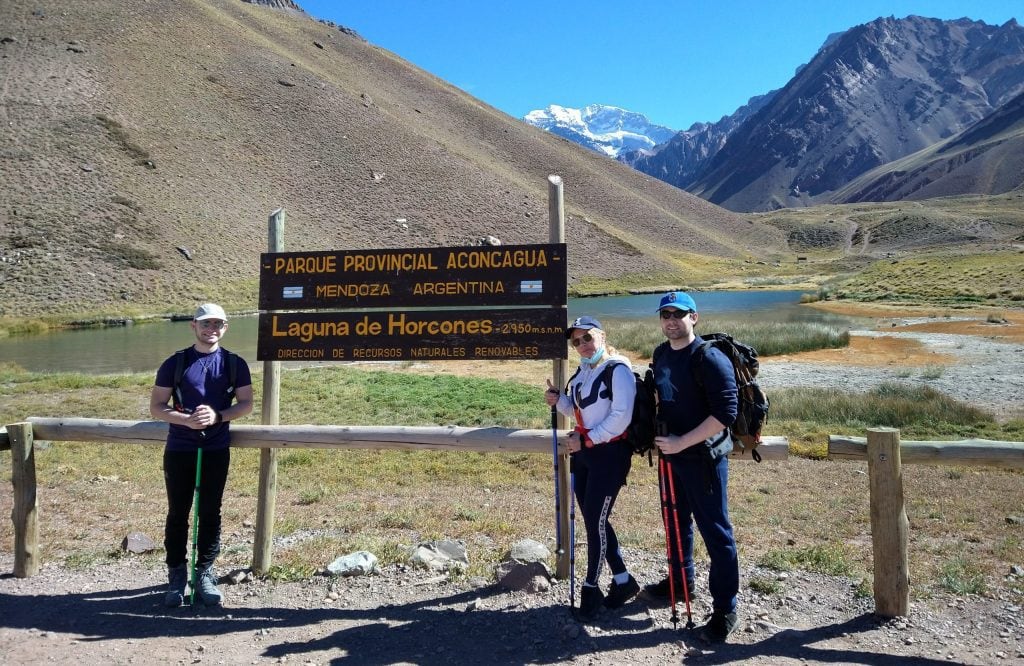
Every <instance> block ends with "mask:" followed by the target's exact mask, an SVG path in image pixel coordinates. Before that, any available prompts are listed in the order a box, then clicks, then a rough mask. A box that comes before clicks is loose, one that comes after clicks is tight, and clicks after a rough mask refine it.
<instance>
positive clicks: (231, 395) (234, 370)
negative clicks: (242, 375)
mask: <svg viewBox="0 0 1024 666" xmlns="http://www.w3.org/2000/svg"><path fill="white" fill-rule="evenodd" d="M221 349H223V350H224V354H225V358H226V359H227V362H228V403H231V402H234V400H235V382H236V380H237V379H238V354H236V353H235V352H232V351H228V350H227V349H224V348H223V347H221Z"/></svg>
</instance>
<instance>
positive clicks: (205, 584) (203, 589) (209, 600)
mask: <svg viewBox="0 0 1024 666" xmlns="http://www.w3.org/2000/svg"><path fill="white" fill-rule="evenodd" d="M198 587H199V589H198V590H196V592H198V593H199V597H200V598H201V599H202V600H203V603H204V604H205V605H207V606H219V605H220V602H221V601H223V599H224V595H223V594H221V592H220V590H218V589H217V576H216V575H215V574H214V573H213V567H209V568H206V569H203V570H201V571H200V572H199V585H198Z"/></svg>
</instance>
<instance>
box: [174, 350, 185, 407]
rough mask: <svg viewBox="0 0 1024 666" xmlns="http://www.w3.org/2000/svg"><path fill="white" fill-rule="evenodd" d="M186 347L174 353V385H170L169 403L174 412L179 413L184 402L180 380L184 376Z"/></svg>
mask: <svg viewBox="0 0 1024 666" xmlns="http://www.w3.org/2000/svg"><path fill="white" fill-rule="evenodd" d="M188 350H189V348H188V347H185V348H184V349H179V350H178V351H176V352H174V383H173V384H172V385H171V401H172V405H173V407H174V411H176V412H180V411H182V409H184V401H183V400H182V398H181V378H182V377H184V376H185V352H187V351H188Z"/></svg>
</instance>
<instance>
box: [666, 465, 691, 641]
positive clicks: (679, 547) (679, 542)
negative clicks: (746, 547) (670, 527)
mask: <svg viewBox="0 0 1024 666" xmlns="http://www.w3.org/2000/svg"><path fill="white" fill-rule="evenodd" d="M662 461H663V462H664V463H665V472H666V474H665V476H666V477H668V496H669V500H671V502H672V521H673V522H674V523H675V528H676V554H677V555H678V556H679V567H680V570H682V572H683V600H684V601H685V602H686V628H687V629H693V628H694V626H696V625H694V624H693V614H692V613H691V612H690V587H689V584H688V583H687V582H686V570H685V566H684V562H683V535H682V532H680V531H679V507H678V506H677V505H676V484H675V481H673V480H672V465H671V464H669V462H668V460H665V459H664V458H662ZM666 521H667V518H666ZM667 533H668V531H667V530H666V535H667ZM666 538H667V537H666ZM671 575H672V557H671V555H670V556H669V576H671ZM671 580H672V579H671V578H669V581H670V582H671ZM675 613H676V606H675V597H674V596H673V601H672V616H673V620H672V622H673V627H674V626H675V621H676V619H675Z"/></svg>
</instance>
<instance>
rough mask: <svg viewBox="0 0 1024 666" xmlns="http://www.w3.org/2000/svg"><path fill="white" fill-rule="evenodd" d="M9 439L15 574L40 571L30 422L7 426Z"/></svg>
mask: <svg viewBox="0 0 1024 666" xmlns="http://www.w3.org/2000/svg"><path fill="white" fill-rule="evenodd" d="M7 436H8V437H9V439H10V442H11V485H12V486H13V487H14V507H13V508H12V509H11V521H12V522H13V523H14V575H15V576H16V577H18V578H28V577H29V576H34V575H36V574H37V573H39V504H38V499H37V497H36V454H35V446H34V445H33V440H32V424H31V423H14V424H12V425H9V426H7Z"/></svg>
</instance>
